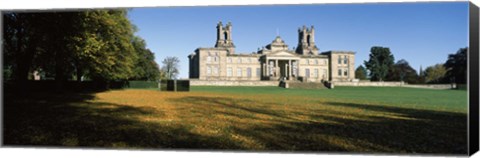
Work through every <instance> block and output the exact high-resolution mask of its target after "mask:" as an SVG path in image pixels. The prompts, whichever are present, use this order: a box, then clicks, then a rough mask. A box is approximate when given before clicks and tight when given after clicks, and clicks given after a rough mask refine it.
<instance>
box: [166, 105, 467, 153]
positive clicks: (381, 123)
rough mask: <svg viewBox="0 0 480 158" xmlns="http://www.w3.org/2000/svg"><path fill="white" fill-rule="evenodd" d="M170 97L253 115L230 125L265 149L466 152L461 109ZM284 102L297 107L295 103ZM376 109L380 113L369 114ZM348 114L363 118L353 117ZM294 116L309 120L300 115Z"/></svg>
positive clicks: (243, 115)
mask: <svg viewBox="0 0 480 158" xmlns="http://www.w3.org/2000/svg"><path fill="white" fill-rule="evenodd" d="M170 101H171V102H173V103H175V104H178V105H182V104H188V103H195V105H196V106H208V107H211V108H212V110H215V109H216V108H214V107H217V108H226V109H224V110H221V111H218V110H217V111H216V114H221V115H225V116H233V117H235V118H238V119H249V120H251V122H252V124H250V125H249V128H244V127H240V126H242V125H236V124H232V125H231V126H232V127H231V128H232V129H233V130H232V131H234V132H235V133H240V134H242V135H244V136H246V137H249V138H252V139H253V140H255V141H257V142H260V143H261V144H263V145H264V146H265V147H266V150H279V151H313V152H318V151H327V152H368V153H423V154H455V155H458V154H466V152H467V125H466V121H467V117H466V114H461V113H453V112H440V111H432V110H420V109H409V108H400V107H389V106H385V105H364V104H356V103H342V102H327V103H318V105H313V106H330V107H332V108H344V109H348V110H354V111H364V112H365V113H364V112H349V113H342V112H338V111H330V110H316V111H313V112H307V111H305V112H304V113H302V112H285V111H282V110H278V109H277V110H275V109H272V108H269V106H270V107H272V106H282V105H276V104H274V103H271V102H259V101H252V100H248V99H235V98H226V97H199V96H194V97H184V98H180V99H173V100H170ZM240 103H241V104H240ZM286 106H293V107H290V108H295V107H294V106H295V105H286ZM230 111H237V113H234V112H230ZM372 112H373V113H375V114H376V115H371V113H372ZM257 115H268V116H271V117H272V118H274V119H265V118H264V117H258V116H257ZM346 115H349V116H353V117H354V118H361V119H356V120H352V119H351V118H348V117H345V116H346ZM294 116H303V117H306V118H309V119H305V120H300V119H297V117H294ZM255 121H264V122H265V121H270V122H271V123H272V124H274V126H266V125H265V126H264V125H262V124H254V123H253V122H255Z"/></svg>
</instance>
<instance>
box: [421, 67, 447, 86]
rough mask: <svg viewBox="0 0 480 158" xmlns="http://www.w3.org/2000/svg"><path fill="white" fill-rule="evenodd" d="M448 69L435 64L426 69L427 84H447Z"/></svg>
mask: <svg viewBox="0 0 480 158" xmlns="http://www.w3.org/2000/svg"><path fill="white" fill-rule="evenodd" d="M446 73H447V69H446V68H445V66H443V64H435V65H433V66H429V67H427V69H425V81H426V82H427V83H443V82H445V74H446Z"/></svg>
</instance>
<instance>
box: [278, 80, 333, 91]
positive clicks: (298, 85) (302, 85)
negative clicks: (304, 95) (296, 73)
mask: <svg viewBox="0 0 480 158" xmlns="http://www.w3.org/2000/svg"><path fill="white" fill-rule="evenodd" d="M280 86H281V87H284V88H292V89H328V88H327V87H325V85H324V84H323V83H320V82H300V81H286V82H285V83H284V84H283V86H282V83H280Z"/></svg>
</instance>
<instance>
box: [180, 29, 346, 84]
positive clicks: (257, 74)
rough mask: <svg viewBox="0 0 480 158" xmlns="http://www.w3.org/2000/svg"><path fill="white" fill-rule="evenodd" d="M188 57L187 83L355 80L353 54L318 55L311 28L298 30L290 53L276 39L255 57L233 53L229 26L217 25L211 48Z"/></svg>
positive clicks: (255, 54)
mask: <svg viewBox="0 0 480 158" xmlns="http://www.w3.org/2000/svg"><path fill="white" fill-rule="evenodd" d="M188 57H189V64H190V67H189V69H190V71H189V77H190V79H198V80H233V81H239V80H248V81H255V80H257V81H260V80H281V79H286V80H301V81H304V82H305V81H306V82H320V81H352V80H353V79H354V78H355V73H354V71H355V70H354V68H355V67H354V64H355V63H354V61H355V60H354V58H355V53H354V52H351V51H327V52H322V53H319V50H318V48H317V46H316V45H315V29H314V27H313V26H311V27H310V28H307V27H305V26H303V27H302V28H299V29H298V45H297V47H296V49H294V50H291V49H289V48H288V45H287V44H285V42H284V41H283V40H282V38H281V37H280V36H277V37H276V38H275V39H274V40H273V41H272V43H270V44H268V45H266V46H265V47H263V48H262V49H259V50H258V51H257V52H255V53H236V52H235V45H234V43H233V40H232V25H231V23H230V22H229V23H228V24H226V26H225V27H224V26H223V24H222V22H219V23H218V25H217V41H216V44H215V47H210V48H198V49H196V50H195V52H194V53H192V54H190V55H189V56H188Z"/></svg>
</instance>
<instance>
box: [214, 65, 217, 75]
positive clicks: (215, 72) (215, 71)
mask: <svg viewBox="0 0 480 158" xmlns="http://www.w3.org/2000/svg"><path fill="white" fill-rule="evenodd" d="M213 74H214V75H218V67H217V66H215V67H213Z"/></svg>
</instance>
